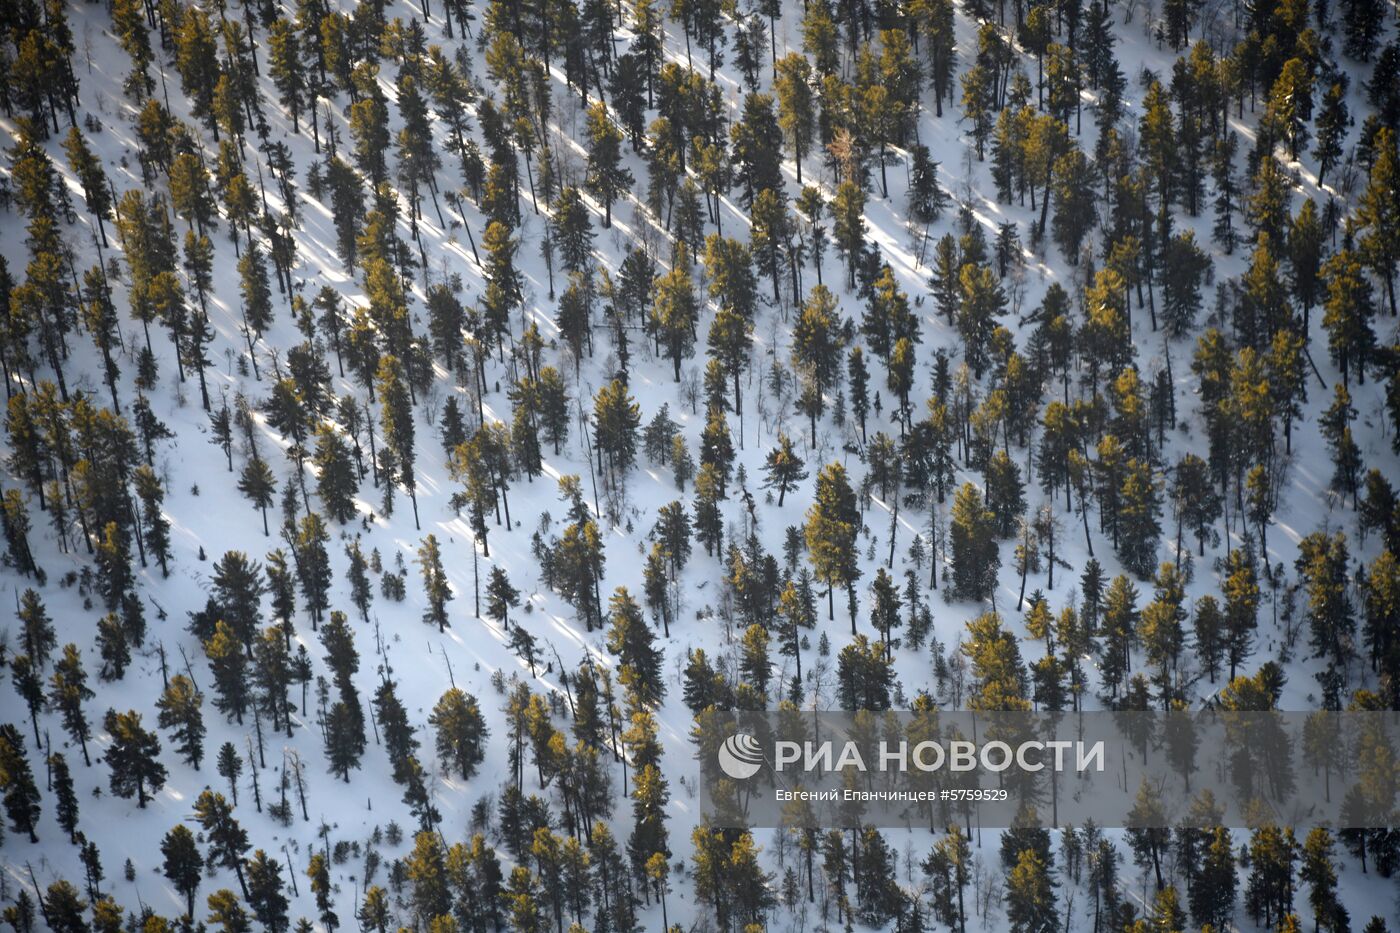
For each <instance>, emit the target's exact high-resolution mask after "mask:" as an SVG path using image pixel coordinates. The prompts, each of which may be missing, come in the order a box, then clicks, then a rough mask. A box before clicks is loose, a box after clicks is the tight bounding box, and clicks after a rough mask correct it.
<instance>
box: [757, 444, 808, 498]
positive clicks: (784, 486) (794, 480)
mask: <svg viewBox="0 0 1400 933" xmlns="http://www.w3.org/2000/svg"><path fill="white" fill-rule="evenodd" d="M764 475H765V477H766V479H765V482H764V486H765V487H767V488H769V489H773V488H776V489H777V490H778V507H779V508H782V505H783V497H784V496H786V495H787V493H788V490H790V489H794V488H796V486H797V484H798V483H800V482H802V481H803V480H805V479H806V478H807V476H808V473H807V471H806V470H805V469H803V462H802V458H801V457H799V456H798V454H797V452H796V451H795V450H793V447H792V439H791V438H789V437H788V436H787V435H786V434H784V433H783V432H781V431H780V432H778V446H776V447H774V448H773V449H772V450H770V451H769V452H768V457H767V459H766V460H765V461H764Z"/></svg>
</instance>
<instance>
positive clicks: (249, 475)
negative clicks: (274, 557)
mask: <svg viewBox="0 0 1400 933" xmlns="http://www.w3.org/2000/svg"><path fill="white" fill-rule="evenodd" d="M238 491H239V492H241V493H243V495H244V496H246V497H247V498H248V501H250V502H252V503H253V508H255V509H258V510H259V511H260V512H262V520H263V535H264V536H267V535H268V534H269V531H268V527H267V510H268V508H269V507H270V506H271V505H272V503H273V500H274V498H275V495H276V492H277V477H276V476H275V475H273V472H272V468H271V467H269V466H268V465H267V461H265V460H262V459H260V458H258V457H251V458H249V459H248V462H247V463H245V464H244V465H243V472H242V474H241V475H240V476H239V478H238Z"/></svg>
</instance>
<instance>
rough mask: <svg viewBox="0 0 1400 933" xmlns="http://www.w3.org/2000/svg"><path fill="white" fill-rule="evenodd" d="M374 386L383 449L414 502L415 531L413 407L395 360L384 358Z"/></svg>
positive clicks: (416, 498)
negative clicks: (377, 402)
mask: <svg viewBox="0 0 1400 933" xmlns="http://www.w3.org/2000/svg"><path fill="white" fill-rule="evenodd" d="M376 383H377V388H378V392H379V399H380V403H381V411H380V424H381V425H382V427H383V431H384V446H385V447H386V448H387V449H388V450H391V451H393V454H394V462H395V465H396V467H397V471H396V472H397V479H398V482H399V483H400V484H401V485H402V486H403V488H404V489H406V490H408V495H409V498H410V499H411V500H412V501H413V527H414V528H418V492H417V483H416V481H415V479H414V472H413V465H414V461H415V456H416V455H415V452H414V447H413V435H414V425H413V407H412V405H411V403H410V401H409V393H408V389H407V387H406V386H405V384H404V379H403V368H402V367H401V366H400V365H399V361H398V359H397V358H395V357H394V356H390V355H386V356H384V357H383V358H382V359H381V360H380V361H379V372H378V375H377V377H376ZM390 485H392V482H391V483H390Z"/></svg>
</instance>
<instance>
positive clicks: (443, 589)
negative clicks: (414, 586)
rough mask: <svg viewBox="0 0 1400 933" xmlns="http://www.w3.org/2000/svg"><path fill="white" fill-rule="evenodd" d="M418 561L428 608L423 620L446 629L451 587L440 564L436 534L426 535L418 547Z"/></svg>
mask: <svg viewBox="0 0 1400 933" xmlns="http://www.w3.org/2000/svg"><path fill="white" fill-rule="evenodd" d="M418 563H419V565H420V566H421V567H422V568H423V591H424V594H425V595H426V596H427V600H428V608H427V610H426V611H425V612H424V613H423V621H424V622H427V623H429V624H432V625H436V626H437V627H438V631H439V632H442V631H445V630H446V629H447V624H448V622H447V603H448V601H449V600H451V599H452V588H451V587H450V586H449V585H448V582H447V571H446V570H444V569H443V566H442V552H441V551H440V549H439V548H438V540H437V536H436V535H428V536H427V537H426V538H424V539H423V543H422V546H420V547H419V548H418Z"/></svg>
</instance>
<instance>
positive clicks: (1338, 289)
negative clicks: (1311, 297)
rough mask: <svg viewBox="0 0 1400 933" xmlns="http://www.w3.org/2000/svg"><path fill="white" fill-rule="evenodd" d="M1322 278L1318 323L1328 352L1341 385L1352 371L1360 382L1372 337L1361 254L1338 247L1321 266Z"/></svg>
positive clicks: (1370, 307)
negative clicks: (1323, 286) (1323, 330)
mask: <svg viewBox="0 0 1400 933" xmlns="http://www.w3.org/2000/svg"><path fill="white" fill-rule="evenodd" d="M1322 278H1323V281H1324V282H1325V283H1326V286H1327V295H1326V298H1324V299H1323V303H1322V307H1323V316H1322V326H1323V327H1324V328H1326V330H1327V349H1328V353H1329V354H1330V355H1331V358H1332V362H1333V364H1335V365H1336V367H1337V368H1338V369H1340V370H1341V371H1342V385H1344V386H1350V385H1351V381H1350V377H1351V376H1352V375H1353V374H1354V375H1355V376H1356V380H1357V382H1358V383H1362V384H1364V383H1365V382H1366V366H1367V364H1368V363H1369V362H1370V358H1371V354H1372V352H1373V349H1374V347H1375V341H1376V338H1375V334H1374V332H1373V331H1372V329H1371V318H1372V317H1374V315H1375V303H1374V300H1373V298H1372V294H1371V283H1370V280H1369V279H1368V278H1367V277H1366V275H1365V273H1364V271H1363V267H1362V262H1361V256H1360V255H1359V254H1358V253H1356V252H1354V251H1352V250H1349V249H1342V250H1339V251H1338V252H1337V253H1336V255H1334V256H1333V257H1332V258H1331V259H1329V260H1327V262H1326V263H1325V264H1324V265H1323V267H1322Z"/></svg>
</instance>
